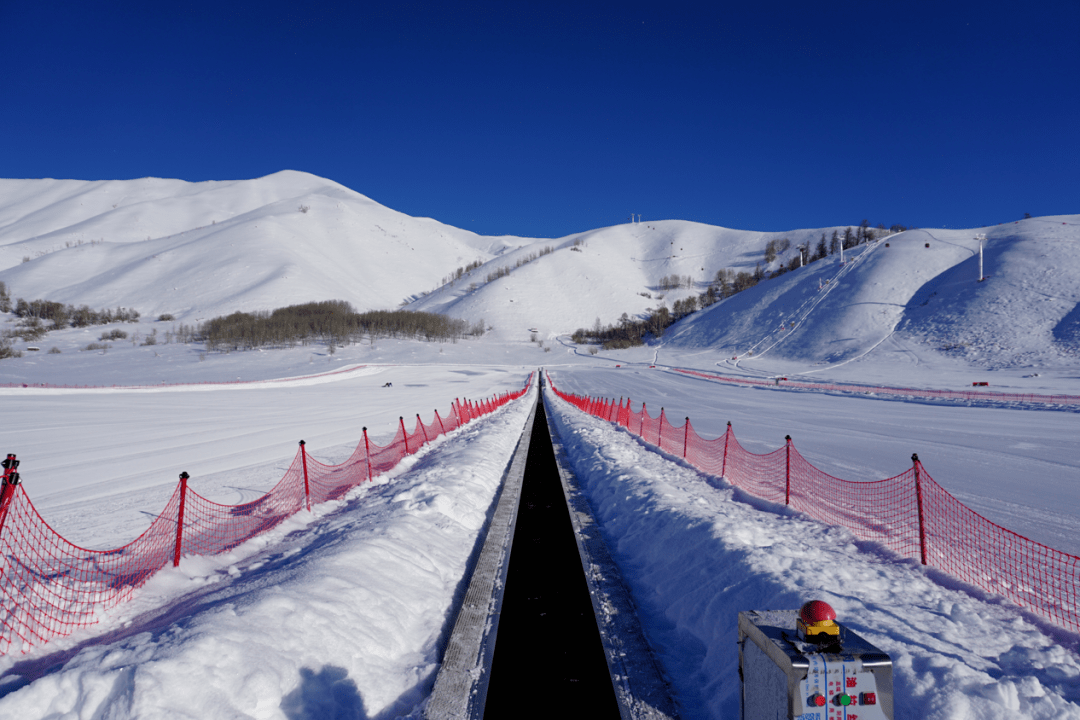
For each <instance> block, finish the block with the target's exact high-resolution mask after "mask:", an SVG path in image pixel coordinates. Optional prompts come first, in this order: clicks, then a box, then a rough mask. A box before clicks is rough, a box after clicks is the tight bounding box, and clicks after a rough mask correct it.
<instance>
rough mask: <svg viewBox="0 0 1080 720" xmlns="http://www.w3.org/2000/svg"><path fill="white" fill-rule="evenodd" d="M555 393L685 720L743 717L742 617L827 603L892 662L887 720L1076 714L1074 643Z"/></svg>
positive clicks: (1078, 678)
mask: <svg viewBox="0 0 1080 720" xmlns="http://www.w3.org/2000/svg"><path fill="white" fill-rule="evenodd" d="M549 398H551V409H552V413H551V414H552V417H553V419H554V422H555V425H556V426H557V428H558V430H559V433H560V435H561V437H562V439H563V442H564V444H565V445H566V447H567V450H568V452H569V455H570V458H571V462H572V464H573V467H574V471H575V473H576V474H577V477H578V480H579V482H580V483H581V485H582V487H583V488H584V491H585V492H586V493H587V494H588V496H589V498H590V501H591V503H592V506H593V509H594V512H595V515H596V518H597V521H598V522H599V524H600V527H601V532H602V533H603V535H604V537H605V540H606V541H607V543H608V546H609V547H611V548H612V552H613V554H614V556H615V559H616V561H617V562H618V563H619V566H620V568H621V569H622V570H623V577H624V580H625V581H626V582H627V583H628V584H629V585H630V587H631V590H632V592H633V594H634V597H635V600H636V601H637V604H638V607H639V611H640V613H641V619H642V622H643V624H644V625H645V627H646V632H647V633H648V635H649V637H650V640H651V642H652V643H653V646H654V647H655V649H656V651H657V653H658V655H659V657H660V659H661V661H662V662H663V664H664V666H665V669H666V671H667V674H668V676H669V677H670V678H672V682H673V684H674V686H675V689H676V691H677V693H678V695H679V701H680V703H681V705H682V708H683V710H684V716H685V717H692V718H718V719H719V718H724V719H732V720H733V719H734V718H737V717H738V707H739V701H738V690H739V678H738V669H737V665H738V657H737V651H736V639H737V638H736V623H737V615H738V612H739V611H740V610H749V609H783V608H798V607H799V606H800V605H801V604H802V603H803V602H805V601H806V600H808V599H821V600H825V601H826V602H828V603H830V604H831V605H832V606H833V607H834V608H835V609H836V611H837V613H838V619H839V620H840V621H841V622H843V623H845V624H847V625H849V626H850V627H851V628H852V629H854V630H855V631H856V632H858V633H859V634H861V635H863V636H865V637H866V638H867V639H868V640H869V641H870V642H872V643H873V644H875V645H877V646H878V647H880V648H882V649H883V650H885V651H886V652H888V653H889V654H890V655H891V656H892V659H893V663H894V682H895V693H896V705H895V707H896V719H897V720H945V719H946V718H948V719H949V720H953V719H967V718H980V719H983V718H992V719H995V720H996V719H998V718H1000V719H1001V720H1005V718H1038V719H1039V720H1044V719H1045V720H1061V719H1063V718H1068V719H1080V704H1078V703H1080V654H1078V646H1080V638H1078V637H1077V636H1076V635H1074V634H1070V633H1067V632H1064V631H1061V630H1058V629H1056V628H1053V627H1050V626H1049V625H1047V624H1046V623H1043V622H1041V621H1039V620H1038V619H1037V618H1034V617H1033V616H1031V615H1029V614H1027V613H1024V612H1023V611H1022V610H1019V609H1017V608H1016V607H1014V606H1012V605H1009V604H1007V603H1005V602H1004V601H1001V600H1000V599H999V598H996V597H993V596H989V595H987V594H985V593H981V592H979V591H977V590H975V589H972V588H969V587H965V586H963V585H962V584H961V583H958V582H957V581H955V580H953V579H951V578H949V577H948V576H945V575H943V574H942V573H938V572H935V571H933V570H927V569H925V568H923V567H921V566H919V565H918V563H917V561H908V560H899V559H896V558H895V557H893V556H891V555H889V554H888V553H886V552H884V551H883V550H881V549H880V548H879V547H877V546H875V545H872V544H868V543H860V542H857V541H855V540H854V539H853V538H852V536H851V535H850V533H848V532H846V531H844V530H842V529H840V528H834V527H828V526H825V525H822V524H820V523H818V522H815V521H812V520H809V519H806V518H804V517H802V516H800V515H798V514H795V513H791V512H788V511H785V510H783V509H782V508H777V507H775V506H770V505H768V504H766V503H763V502H761V501H758V500H755V499H753V498H751V497H749V496H747V495H746V494H745V493H741V492H738V491H735V490H734V489H732V488H730V487H729V486H727V485H726V484H725V483H723V482H722V481H719V480H717V479H714V478H709V477H707V476H704V475H702V474H701V473H699V472H697V471H695V470H693V469H692V468H689V467H687V466H685V465H684V464H682V463H681V461H677V460H675V459H674V458H670V457H665V456H664V455H662V454H660V453H657V452H654V451H652V450H650V449H648V448H646V447H644V446H643V445H642V444H641V443H640V441H638V440H637V439H635V438H633V437H631V436H630V435H629V434H628V433H626V432H624V431H621V430H618V429H616V428H615V427H614V426H613V425H611V424H610V423H606V422H603V421H600V420H597V419H595V418H591V417H589V416H587V415H585V414H584V413H581V412H579V411H577V410H576V409H574V408H573V407H572V406H570V405H569V404H567V403H565V402H563V401H561V400H559V399H557V398H553V397H552V396H550V395H549Z"/></svg>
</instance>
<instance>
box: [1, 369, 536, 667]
mask: <svg viewBox="0 0 1080 720" xmlns="http://www.w3.org/2000/svg"><path fill="white" fill-rule="evenodd" d="M531 382H532V375H530V376H529V378H528V379H527V380H526V382H525V384H524V386H523V387H522V389H521V390H519V391H517V392H513V393H505V394H499V395H495V396H493V397H491V398H489V399H485V400H480V401H476V402H473V401H470V400H457V399H455V400H454V402H453V403H452V404H451V406H450V412H449V413H447V414H446V415H445V416H443V415H440V414H439V411H438V410H436V411H435V417H434V419H433V420H432V421H431V422H430V423H424V422H423V421H422V420H421V419H420V416H419V415H417V416H416V425H415V426H414V427H413V430H412V432H409V431H407V430H406V429H405V421H404V418H401V419H399V425H398V430H397V433H396V434H395V435H394V438H393V439H392V440H391V441H390V443H389V444H388V445H385V446H383V445H377V444H376V443H373V442H371V440H370V439H369V438H368V434H367V428H364V431H363V438H362V439H361V441H360V443H359V444H358V445H357V447H356V449H355V450H354V451H353V453H352V455H351V456H350V457H349V459H348V460H346V461H345V462H344V463H342V464H340V465H324V464H323V463H320V462H319V461H317V460H315V459H314V458H311V457H309V456H308V454H307V451H306V449H305V447H304V441H303V440H301V441H300V448H299V450H298V451H297V453H296V457H295V458H293V461H292V464H291V465H290V466H289V469H288V470H287V471H286V472H285V475H284V477H282V478H281V480H280V481H278V483H277V484H276V485H275V486H274V488H273V489H272V490H270V491H269V492H268V493H266V494H265V495H263V496H262V497H260V498H258V499H256V500H253V501H251V502H246V503H243V504H240V505H219V504H218V503H215V502H212V501H210V500H207V499H206V498H204V497H202V496H201V495H199V494H198V493H196V492H195V491H193V490H191V489H189V488H188V483H187V481H188V476H187V473H182V474H181V476H180V482H179V483H178V484H177V486H176V490H175V491H174V492H173V495H172V498H171V499H170V500H169V502H168V504H167V505H166V506H165V509H164V510H162V511H161V513H160V514H158V516H157V517H156V518H155V519H154V520H153V521H152V522H151V523H150V527H149V528H147V530H146V531H145V532H144V533H143V534H142V535H140V536H139V537H138V538H136V539H135V540H133V541H132V542H131V543H129V544H127V545H124V546H123V547H119V548H116V549H114V550H87V549H85V548H81V547H79V546H77V545H75V544H73V543H70V542H68V541H67V540H65V539H64V538H63V537H61V536H60V534H59V533H57V532H56V531H55V530H53V529H52V528H51V527H49V525H48V523H46V522H45V520H43V519H42V517H41V515H40V514H38V511H37V509H36V508H35V507H34V505H33V503H32V502H30V498H29V497H28V496H27V495H26V492H25V491H24V490H23V488H22V486H21V485H20V484H19V483H18V475H17V473H15V467H7V466H9V465H12V464H13V463H11V462H10V460H14V456H9V462H8V463H6V465H5V472H4V477H3V490H2V494H0V655H6V654H8V653H10V652H12V651H13V650H14V651H21V652H27V651H28V650H30V649H31V648H32V647H35V646H39V645H42V644H44V643H46V642H48V641H49V640H50V639H52V638H56V637H61V636H64V635H69V634H70V633H72V632H74V631H75V630H76V629H78V628H83V627H88V626H91V625H94V624H96V623H97V622H98V621H99V620H100V618H101V613H102V612H103V611H104V610H106V609H108V608H110V607H113V606H115V605H118V604H120V603H122V602H124V601H126V600H128V599H129V598H130V597H131V596H132V594H133V593H134V591H135V590H136V589H137V588H138V587H139V586H141V585H142V584H143V583H145V582H146V581H147V580H148V579H149V578H150V576H151V575H153V574H154V573H155V572H157V571H158V570H160V569H161V568H162V567H164V566H166V565H168V564H170V563H171V564H173V565H177V564H179V562H180V558H181V557H182V556H184V555H213V554H216V553H221V552H225V551H227V550H230V549H232V548H234V547H236V546H237V545H240V544H241V543H243V542H245V541H247V540H250V539H251V538H253V537H255V536H257V535H259V534H261V533H264V532H266V531H267V530H270V529H272V528H274V527H276V526H277V525H278V524H279V523H281V522H282V521H283V520H285V519H286V518H288V517H290V516H291V515H293V514H294V513H296V512H298V511H300V510H303V509H305V508H306V509H309V510H310V509H311V506H312V505H313V504H316V503H321V502H325V501H327V500H333V499H336V498H339V497H341V496H342V495H344V494H345V493H346V492H348V491H349V490H350V489H352V488H353V487H355V486H357V485H359V484H360V483H363V482H365V481H369V480H371V479H372V478H374V477H375V476H377V475H379V474H381V473H384V472H386V471H387V470H389V469H391V468H393V467H394V466H395V465H397V464H398V462H400V461H401V459H402V458H404V457H405V456H406V455H411V454H413V453H415V452H416V451H417V450H419V449H420V448H421V447H423V446H424V445H425V444H426V443H428V442H430V441H432V440H434V439H435V438H437V437H439V436H440V435H444V434H446V433H449V432H451V431H452V430H455V429H457V428H459V427H461V426H462V425H465V424H466V423H468V422H470V421H472V420H475V419H476V418H479V417H482V416H484V415H487V414H489V413H492V412H494V411H495V410H497V409H498V408H500V407H502V406H503V405H506V404H507V403H509V402H511V401H513V400H517V399H518V398H520V397H522V396H523V395H524V394H525V393H526V392H527V391H528V389H529V385H530V384H531ZM16 467H17V465H16Z"/></svg>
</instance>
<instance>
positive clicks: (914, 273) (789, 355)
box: [664, 215, 1080, 376]
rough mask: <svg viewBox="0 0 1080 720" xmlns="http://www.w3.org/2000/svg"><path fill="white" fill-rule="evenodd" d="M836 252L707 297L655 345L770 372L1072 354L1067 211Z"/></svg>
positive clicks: (1071, 250)
mask: <svg viewBox="0 0 1080 720" xmlns="http://www.w3.org/2000/svg"><path fill="white" fill-rule="evenodd" d="M980 233H984V234H985V235H986V241H985V247H984V260H983V263H984V275H985V277H986V279H985V280H984V281H982V282H979V281H978V278H979V270H978V267H979V266H978V263H979V258H978V255H979V241H978V240H976V235H977V234H980ZM846 260H847V261H848V262H846V263H845V264H844V265H841V264H840V260H839V257H838V256H835V255H834V256H830V257H828V258H826V259H824V260H821V261H819V262H816V263H813V264H811V265H810V266H808V267H806V268H803V269H801V270H799V271H797V272H793V273H788V274H786V275H783V276H781V277H779V278H776V279H774V280H768V281H765V282H762V283H761V284H759V285H757V286H756V287H753V288H750V289H749V290H746V291H744V292H743V293H740V294H738V295H735V296H733V297H732V298H729V299H728V300H726V301H724V302H721V303H718V304H717V305H714V306H712V307H710V308H708V309H707V310H705V311H703V312H700V313H698V314H696V315H694V316H693V317H691V318H688V319H686V320H684V321H683V322H682V323H680V324H678V325H677V326H676V327H674V328H672V329H671V331H669V334H668V335H667V336H665V338H664V345H665V349H667V350H672V351H681V352H676V355H677V356H681V357H682V358H684V359H685V358H688V357H690V356H694V357H696V364H699V365H702V364H709V363H710V361H711V362H712V363H719V364H722V365H723V366H725V367H728V368H735V367H738V368H741V369H743V370H746V371H755V370H756V371H759V372H763V373H778V374H791V373H797V372H815V373H823V372H824V373H827V374H829V373H831V374H832V375H834V376H835V375H837V374H842V373H845V372H849V371H851V370H852V369H853V368H844V369H841V367H842V366H844V365H846V364H847V363H851V362H852V361H859V362H862V363H866V362H869V361H870V360H873V361H874V362H875V363H877V362H882V363H885V364H886V365H888V366H890V367H894V368H895V367H897V366H900V367H902V366H906V365H937V366H940V367H948V366H951V367H967V368H970V369H972V370H988V371H994V370H1001V369H1013V370H1020V371H1022V370H1025V369H1027V370H1029V371H1037V370H1042V369H1045V368H1058V367H1063V366H1064V367H1075V366H1077V365H1078V364H1080V334H1078V332H1077V328H1078V317H1080V310H1078V307H1080V305H1078V303H1080V217H1078V216H1075V215H1070V216H1062V217H1053V218H1033V219H1029V220H1023V221H1020V222H1017V223H1011V224H1005V225H998V226H994V227H989V228H977V229H973V230H910V231H907V232H904V233H900V234H898V235H893V236H890V237H887V238H884V239H882V240H880V241H878V242H875V243H871V244H868V245H864V246H860V247H858V248H855V249H854V250H852V251H849V252H848V253H847V257H846ZM871 354H872V357H871ZM669 357H671V356H669ZM736 358H737V360H736ZM922 369H925V368H920V371H921V370H922Z"/></svg>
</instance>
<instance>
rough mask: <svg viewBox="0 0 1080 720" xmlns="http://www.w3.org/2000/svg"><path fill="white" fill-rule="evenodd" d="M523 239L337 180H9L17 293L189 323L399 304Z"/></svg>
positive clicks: (0, 221) (0, 203) (5, 190)
mask: <svg viewBox="0 0 1080 720" xmlns="http://www.w3.org/2000/svg"><path fill="white" fill-rule="evenodd" d="M521 242H526V241H522V240H519V239H516V238H514V239H509V240H505V239H500V238H484V237H480V236H478V235H475V234H473V233H470V232H468V231H465V230H458V229H457V228H452V227H449V226H447V225H443V224H441V223H439V222H436V221H434V220H430V219H426V218H413V217H409V216H408V215H404V214H402V213H399V212H396V211H394V210H390V209H389V208H386V207H383V206H382V205H379V204H378V203H376V202H374V201H372V200H370V199H369V198H367V197H365V196H363V195H361V194H359V193H356V192H354V191H352V190H349V189H348V188H346V187H344V186H342V185H339V184H337V183H335V182H332V181H330V180H324V179H322V178H319V177H316V176H314V175H309V174H307V173H301V172H292V171H284V172H279V173H275V174H274V175H270V176H267V177H264V178H258V179H255V180H240V181H228V182H201V183H188V182H184V181H181V180H162V179H158V178H143V179H140V180H117V181H100V182H88V181H81V180H0V268H2V269H3V271H2V272H0V280H3V281H4V282H6V283H7V285H8V287H9V289H10V291H11V293H12V295H13V297H24V298H26V299H28V300H29V299H36V298H44V299H49V300H54V301H59V302H64V303H72V304H78V305H81V304H87V305H89V306H91V307H93V308H106V307H108V308H112V307H127V308H134V309H136V310H138V311H139V312H141V313H142V314H143V315H144V316H157V315H159V314H161V313H170V314H172V315H174V316H176V317H177V318H178V319H180V320H184V321H188V322H192V321H195V320H197V319H202V318H209V317H213V316H215V315H224V314H228V313H231V312H235V311H237V310H241V311H252V310H265V309H273V308H276V307H282V306H285V305H289V304H293V303H301V302H308V301H311V300H328V299H343V300H348V301H350V302H352V303H353V305H354V306H356V307H357V308H359V309H372V308H392V307H396V306H397V305H398V304H399V303H400V302H401V301H402V300H403V299H405V297H406V296H409V295H415V294H418V293H421V292H424V291H427V290H430V289H431V288H433V287H435V286H436V285H438V284H439V283H440V282H441V280H442V278H443V277H445V276H446V275H448V274H449V273H451V272H452V271H453V270H454V268H455V267H457V266H460V265H465V264H467V263H469V262H471V261H473V260H476V259H482V260H487V259H490V258H491V257H493V256H495V255H497V254H498V253H500V252H502V251H503V250H504V249H506V247H508V246H512V245H516V244H520V243H521Z"/></svg>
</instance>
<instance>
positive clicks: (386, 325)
mask: <svg viewBox="0 0 1080 720" xmlns="http://www.w3.org/2000/svg"><path fill="white" fill-rule="evenodd" d="M181 328H183V326H181ZM483 334H484V321H483V320H478V321H476V322H473V323H470V322H469V321H467V320H461V319H458V318H452V317H448V316H446V315H438V314H435V313H425V312H410V311H408V310H372V311H369V312H364V313H358V312H356V311H355V310H353V307H352V305H350V304H349V303H348V302H345V301H344V300H325V301H322V302H311V303H306V304H303V305H290V306H289V307H285V308H278V309H277V310H274V311H272V312H270V311H265V310H264V311H260V312H254V313H244V312H235V313H233V314H231V315H227V316H224V317H216V318H212V319H210V320H207V321H206V322H205V323H203V324H202V325H200V326H199V329H198V335H199V336H201V337H202V338H203V339H205V340H206V347H207V349H208V350H225V351H227V350H245V349H251V348H257V347H293V346H295V345H297V344H300V345H307V344H309V343H313V342H317V343H319V344H327V345H329V344H336V345H338V346H341V345H344V344H347V343H349V342H358V341H359V340H361V339H362V338H363V337H364V336H367V337H368V338H369V339H370V340H371V342H372V343H374V342H375V340H376V339H377V338H379V337H388V338H411V339H419V340H426V341H438V342H446V341H451V342H456V341H457V340H458V339H461V338H465V337H469V336H478V335H483Z"/></svg>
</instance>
